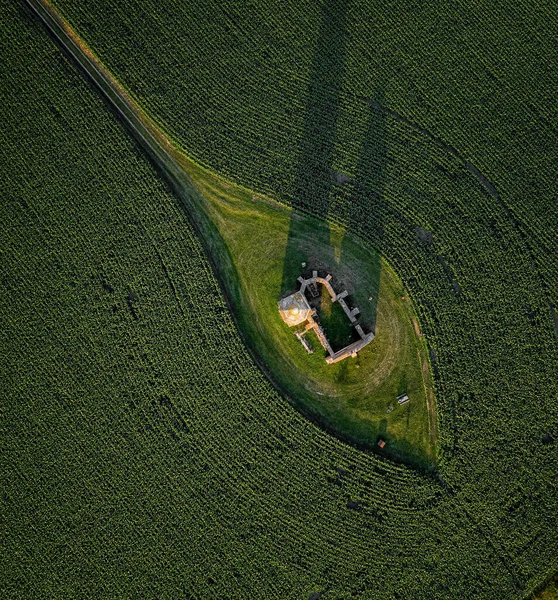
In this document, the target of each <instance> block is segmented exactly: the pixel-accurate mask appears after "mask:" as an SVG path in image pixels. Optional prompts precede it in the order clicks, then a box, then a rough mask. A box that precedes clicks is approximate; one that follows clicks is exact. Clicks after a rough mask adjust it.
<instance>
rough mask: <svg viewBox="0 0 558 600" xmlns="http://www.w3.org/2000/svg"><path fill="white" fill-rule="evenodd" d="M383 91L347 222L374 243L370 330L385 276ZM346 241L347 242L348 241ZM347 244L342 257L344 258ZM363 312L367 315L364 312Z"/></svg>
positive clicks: (370, 118)
mask: <svg viewBox="0 0 558 600" xmlns="http://www.w3.org/2000/svg"><path fill="white" fill-rule="evenodd" d="M383 106H384V93H383V90H381V89H378V90H376V91H374V93H373V95H372V99H371V101H370V104H369V107H368V109H367V115H366V124H365V128H364V136H363V138H362V143H361V146H360V152H359V159H358V164H357V168H356V173H355V179H354V182H353V184H352V190H351V192H350V196H349V198H348V202H347V215H346V218H347V221H348V222H350V223H351V224H352V227H351V230H352V231H354V232H355V233H357V234H359V233H360V234H361V235H362V236H363V237H365V238H366V239H367V240H371V242H372V244H373V245H374V248H375V249H376V252H374V253H373V255H372V257H371V260H370V263H369V268H370V271H371V275H372V277H371V278H370V279H371V281H372V284H371V286H370V291H369V294H370V296H369V304H368V305H367V311H366V316H367V318H368V319H370V327H372V329H373V330H375V329H376V318H377V312H378V298H379V293H380V277H381V272H382V263H381V258H380V257H381V253H382V249H383V248H382V246H383V239H384V226H385V218H386V215H387V204H386V201H385V199H384V195H383V194H384V187H385V178H386V165H387V149H386V139H387V123H386V117H387V115H386V113H385V112H384V111H383V110H382V107H383ZM345 239H346V238H345ZM345 243H346V242H345V240H344V243H343V244H342V246H341V256H343V255H344V254H345V252H344V245H345ZM363 312H364V311H363Z"/></svg>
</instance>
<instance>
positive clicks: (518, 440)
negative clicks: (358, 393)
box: [0, 0, 558, 599]
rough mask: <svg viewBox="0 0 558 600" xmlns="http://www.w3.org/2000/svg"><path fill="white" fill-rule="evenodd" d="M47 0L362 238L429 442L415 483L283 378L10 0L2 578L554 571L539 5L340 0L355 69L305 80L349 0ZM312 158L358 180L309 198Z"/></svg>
mask: <svg viewBox="0 0 558 600" xmlns="http://www.w3.org/2000/svg"><path fill="white" fill-rule="evenodd" d="M56 4H57V5H59V6H60V8H61V9H62V10H63V11H64V13H65V14H67V16H68V17H69V19H70V20H71V22H72V23H73V24H75V25H76V26H77V29H78V31H79V32H80V33H81V34H82V35H83V36H84V38H85V39H86V41H87V42H89V43H90V44H91V45H92V47H93V48H94V49H95V50H96V51H97V52H98V54H99V56H100V57H101V59H102V60H103V62H104V63H105V64H107V65H108V66H109V67H110V68H112V69H113V70H114V73H115V75H116V76H117V77H118V78H119V79H120V80H121V81H122V82H123V84H124V85H125V86H126V87H127V88H128V89H130V90H131V91H132V92H133V93H134V94H135V96H136V97H137V98H138V99H139V100H140V101H141V102H142V103H143V105H144V107H145V108H146V109H147V110H149V111H150V112H151V113H152V114H153V115H154V116H156V117H157V118H158V120H159V121H160V122H162V123H163V124H165V126H166V127H167V128H168V130H169V132H170V133H171V134H172V135H173V136H174V137H175V138H176V139H177V140H178V141H179V143H180V144H181V145H182V146H183V147H184V148H185V149H186V151H187V152H188V153H189V154H191V155H192V156H194V157H195V158H197V159H198V160H199V161H200V162H203V163H205V164H207V165H210V166H211V167H213V168H215V169H216V170H219V171H221V172H223V173H225V174H229V175H230V176H231V177H233V178H234V179H236V180H239V181H242V182H243V183H245V184H247V185H250V186H252V187H254V188H256V189H258V190H261V191H268V192H272V193H273V194H275V195H276V196H277V197H279V198H281V199H284V200H286V201H291V202H293V203H298V205H299V207H300V208H301V209H303V210H308V211H314V212H319V211H321V210H323V208H324V206H327V210H328V212H329V216H330V218H332V219H336V220H339V221H341V222H346V223H347V224H348V225H349V226H350V227H351V229H352V230H353V231H355V232H357V233H358V234H359V235H361V236H362V237H363V238H365V239H367V240H369V241H370V242H371V243H372V244H374V245H375V246H377V247H378V248H380V249H381V250H382V252H383V253H384V255H385V256H386V257H387V259H388V262H390V263H391V264H392V265H393V266H394V267H395V268H396V269H397V270H398V272H399V274H400V275H401V277H402V278H403V280H404V282H405V284H406V286H407V287H408V288H409V289H410V290H411V292H412V294H413V298H414V299H415V301H416V303H417V305H418V309H419V312H420V317H421V323H422V325H423V329H424V331H425V332H426V335H427V339H428V342H429V345H430V348H431V357H432V366H433V367H434V373H435V375H436V386H437V406H438V415H439V421H440V429H439V440H440V454H441V461H440V468H439V474H438V475H436V476H433V475H423V474H420V473H416V472H414V471H412V470H410V469H408V468H405V467H402V466H397V465H394V464H391V463H389V462H387V461H382V460H381V459H379V458H374V457H371V456H368V455H365V454H363V453H361V452H359V451H357V450H354V449H352V448H350V447H348V446H345V445H343V444H342V443H340V442H338V441H336V440H335V439H334V438H332V437H330V436H328V435H327V434H325V433H323V432H321V431H319V430H317V429H316V428H315V427H314V426H312V425H311V424H310V423H308V422H307V421H306V420H305V419H304V418H302V417H301V416H299V415H298V413H296V412H295V411H294V410H293V409H291V408H290V407H289V405H288V404H287V403H286V402H284V401H283V400H282V399H281V398H279V397H278V396H277V394H275V392H274V391H273V390H272V388H271V387H270V385H269V384H268V382H267V381H266V380H265V378H264V377H263V375H262V374H261V373H259V371H258V370H257V369H256V368H255V366H254V365H253V363H252V362H251V361H250V360H249V358H248V356H247V354H246V352H245V350H244V348H243V347H242V344H241V343H240V341H239V338H238V334H237V332H236V331H235V328H234V326H233V324H232V322H231V319H230V317H229V315H228V312H227V311H226V309H225V303H224V300H223V297H222V296H221V293H220V291H219V289H218V286H217V285H216V282H215V280H214V277H213V275H212V273H211V271H210V269H209V266H208V263H207V261H206V260H205V258H204V257H203V255H202V253H201V246H200V244H199V242H198V240H196V238H195V236H194V235H193V234H192V230H191V228H190V227H189V225H188V222H187V220H186V218H185V216H184V214H183V213H182V212H181V210H180V208H179V207H178V206H177V204H176V202H175V200H174V198H173V197H172V195H171V194H170V193H169V192H168V191H167V190H166V189H165V188H164V186H163V185H162V183H161V181H160V180H159V179H158V178H157V175H156V174H155V172H154V170H153V169H152V168H151V167H150V166H149V165H148V164H147V163H146V162H145V160H144V159H143V158H142V157H141V156H140V155H139V153H138V151H137V149H136V148H135V146H134V145H133V144H132V143H131V142H130V141H129V140H128V139H127V137H126V135H125V133H124V131H123V130H121V129H120V128H119V127H118V125H117V123H116V122H115V121H114V119H113V118H112V117H111V116H110V115H109V114H108V112H106V110H105V109H104V107H103V105H102V103H101V102H100V101H99V100H98V99H97V97H96V95H95V93H94V92H93V91H91V90H90V89H88V87H87V86H86V84H85V83H84V80H83V79H82V77H81V76H80V75H79V74H78V73H77V72H75V71H74V69H73V68H72V67H70V66H69V64H68V63H67V62H66V60H65V59H63V58H62V55H61V54H60V52H59V51H58V50H56V48H55V47H54V45H53V43H52V42H51V40H50V39H49V38H48V37H47V36H46V34H45V33H44V31H43V29H42V28H41V26H40V25H39V24H38V23H35V22H34V20H33V19H31V18H30V17H29V16H28V15H27V14H26V13H23V12H22V10H21V9H17V8H9V9H6V10H5V11H4V12H5V15H4V16H3V19H2V21H1V27H2V29H1V36H0V48H1V52H2V57H3V61H2V63H0V65H1V66H0V69H1V74H2V81H3V82H4V83H3V85H2V88H1V91H0V99H1V101H2V106H3V107H4V110H5V113H6V115H5V117H4V118H3V119H2V121H1V122H0V136H1V140H2V145H1V146H0V156H1V158H2V160H1V163H0V164H1V165H2V180H1V181H2V183H1V184H0V185H1V186H2V203H1V208H0V210H1V211H2V226H1V227H0V235H1V240H0V248H1V253H2V254H1V258H2V260H1V265H0V278H1V279H0V285H1V288H0V289H1V291H2V293H1V294H0V310H1V314H2V317H3V326H2V330H1V332H0V336H1V338H0V343H1V352H2V372H1V375H2V377H1V379H0V396H1V397H2V415H1V418H0V419H1V420H0V456H1V457H2V459H1V460H2V467H1V471H0V475H1V478H2V480H1V486H0V487H1V490H2V495H1V496H0V501H1V504H0V507H1V508H0V514H2V517H3V520H4V521H5V522H6V523H8V524H9V526H8V527H4V528H2V529H1V530H0V536H1V537H0V544H1V546H0V557H1V559H0V560H1V561H2V563H1V567H0V590H1V591H2V593H3V595H4V596H6V597H9V598H11V597H22V598H23V597H24V598H29V597H45V598H52V597H57V596H58V597H73V596H81V597H126V596H128V597H180V596H185V597H194V598H198V597H199V598H223V597H229V598H248V597H257V598H289V597H291V598H304V597H309V596H310V594H311V593H313V592H320V591H324V594H323V597H324V598H327V597H332V598H349V597H364V598H366V597H369V598H419V597H424V598H460V597H463V598H502V599H503V598H520V597H522V596H523V595H525V594H526V593H528V592H529V591H530V590H531V589H532V588H534V587H535V586H537V585H539V584H540V583H541V582H542V581H544V580H545V579H547V578H548V575H549V574H550V572H551V571H553V570H556V568H557V564H556V535H557V531H556V521H557V518H558V489H557V487H558V481H557V480H556V472H557V470H558V458H557V456H558V452H557V446H556V436H557V433H556V432H557V431H558V415H557V409H556V406H557V402H556V400H557V398H558V387H557V386H558V384H557V381H558V377H557V372H556V364H557V359H558V352H557V350H558V346H557V344H556V337H555V331H554V323H553V318H552V314H551V311H550V309H549V302H550V303H552V304H553V305H554V306H556V305H558V298H557V296H556V293H557V292H556V290H557V289H558V285H556V275H557V273H558V269H557V265H558V257H557V253H556V250H555V247H554V245H555V239H556V223H557V222H558V220H557V209H556V203H555V185H554V184H555V181H556V164H557V163H556V146H555V131H556V110H555V103H554V93H553V90H555V88H556V85H555V83H556V82H555V81H554V80H553V79H552V78H553V77H555V73H556V71H555V70H554V71H553V69H552V67H553V65H555V64H556V58H555V56H553V53H555V52H556V47H558V45H557V44H556V43H555V40H553V39H552V36H553V35H555V34H554V33H553V32H554V23H555V22H556V18H555V15H553V14H552V13H553V11H555V8H553V6H552V5H551V4H550V3H549V7H548V8H546V9H544V7H541V6H538V7H536V8H532V7H531V8H530V10H529V11H527V9H525V10H523V9H521V8H520V7H517V6H514V7H511V8H509V9H505V8H500V7H501V6H502V5H501V4H498V7H499V8H495V9H490V8H487V7H486V6H484V5H483V6H482V7H481V6H480V5H479V6H478V7H477V8H476V11H475V7H471V6H469V5H468V6H467V7H465V6H463V7H462V8H461V9H459V8H458V7H455V8H453V9H452V10H451V11H449V10H448V11H447V13H446V12H445V11H444V10H443V9H441V8H440V5H439V4H438V3H432V4H431V7H432V8H428V7H423V8H419V7H417V6H413V7H411V6H410V5H409V14H405V11H404V9H403V8H400V9H399V10H398V11H397V12H395V11H394V9H393V8H392V7H391V5H386V4H380V3H378V5H377V6H371V5H368V4H365V3H362V2H356V1H353V2H351V3H350V4H349V5H348V8H347V14H346V15H343V17H342V18H343V19H344V24H343V25H341V24H339V27H340V28H341V27H342V28H343V32H344V33H343V36H344V40H343V44H342V46H343V48H344V53H345V56H344V57H343V58H342V59H341V58H340V57H338V56H335V53H333V54H332V56H331V57H328V58H327V59H328V60H332V61H333V63H334V65H335V68H336V69H339V70H342V71H343V77H342V78H336V79H335V78H334V79H332V80H331V81H329V82H327V81H326V82H325V83H324V81H323V77H327V76H328V74H327V70H326V69H324V73H323V74H321V75H319V81H316V82H315V83H314V84H312V82H311V81H310V80H309V73H311V72H312V64H319V57H318V58H316V57H315V56H314V49H315V46H316V44H317V39H318V37H319V31H320V27H325V29H324V30H325V31H328V32H331V31H332V30H334V27H335V25H334V23H335V21H332V20H331V19H339V18H340V17H339V15H338V13H339V12H340V11H339V8H338V7H337V6H336V5H337V3H331V2H326V3H325V7H326V9H327V12H324V11H322V7H320V6H319V5H317V4H316V3H308V5H304V4H303V3H301V2H296V3H295V2H292V3H290V4H289V5H287V3H283V2H281V3H278V4H277V5H274V4H272V3H269V2H266V3H260V4H256V3H253V4H247V5H244V4H240V3H238V4H230V5H229V4H228V3H221V5H219V4H216V3H213V2H203V3H199V5H197V3H193V2H184V3H176V2H170V1H167V2H161V1H158V2H156V3H155V2H148V1H147V0H142V2H134V3H131V2H130V3H127V2H124V1H121V2H118V3H115V2H110V3H109V2H104V1H102V0H97V1H91V2H88V3H80V4H79V5H78V4H77V3H73V2H72V3H70V2H66V1H64V0H60V1H59V2H57V3H56ZM495 6H496V5H495ZM491 11H492V12H491ZM341 12H342V11H341ZM324 24H325V25H324ZM331 35H333V34H331V33H330V34H328V37H330V36H331ZM333 38H334V39H336V38H335V36H333ZM338 41H339V40H337V42H338ZM312 61H314V63H313V62H312ZM320 72H321V71H320V69H318V73H320ZM233 74H234V76H233ZM332 77H333V75H332ZM379 90H380V91H379ZM320 98H321V102H322V103H323V105H324V106H325V107H327V106H330V107H331V114H332V118H333V119H334V120H335V127H333V126H332V124H331V122H329V121H327V119H326V121H325V122H324V123H322V124H320V123H321V120H322V117H323V115H325V114H326V112H327V110H328V109H327V108H324V109H323V110H322V108H318V109H316V110H314V111H312V112H311V114H313V115H315V116H316V119H317V122H318V125H317V128H318V132H317V133H312V135H315V136H318V137H319V136H320V135H323V136H324V144H326V145H327V148H326V149H325V150H324V151H323V154H321V155H319V156H317V157H316V160H315V161H311V160H309V159H307V158H305V159H304V161H301V160H300V157H301V156H303V157H305V156H306V155H307V154H308V153H309V148H312V147H315V144H316V143H317V142H316V141H315V140H314V141H311V143H309V142H308V139H307V138H308V135H309V134H308V127H307V126H305V121H304V116H305V115H308V113H307V111H306V109H307V107H308V105H309V103H310V102H312V103H318V102H320ZM320 106H321V105H320ZM379 124H381V125H379ZM417 124H420V125H417ZM320 128H321V129H320ZM376 135H380V136H381V139H378V141H377V142H375V141H374V139H375V138H374V136H376ZM332 137H334V138H335V139H334V140H333V141H332V139H331V138H332ZM328 148H329V149H328ZM469 161H470V162H469ZM328 163H331V164H328ZM301 164H302V165H312V177H308V178H305V177H304V175H303V174H301V173H300V165H301ZM309 168H310V167H309ZM316 169H318V170H320V169H321V170H322V177H323V181H325V180H326V179H325V178H330V177H331V175H332V174H331V170H334V171H336V172H341V173H346V174H347V175H348V177H349V179H350V181H346V182H345V183H343V184H341V185H333V186H332V185H327V186H325V184H324V185H322V184H320V185H317V188H314V187H313V186H315V185H316V184H315V183H314V178H315V177H319V173H318V172H316ZM359 177H360V181H361V183H359V184H358V185H357V183H355V181H358V180H359ZM301 186H302V188H303V189H302V190H301ZM322 187H324V189H327V193H328V198H323V197H322V196H320V194H321V193H322V191H323V190H322ZM496 195H497V197H496ZM322 216H325V215H322ZM418 228H421V229H423V230H425V231H427V232H430V233H431V238H430V236H426V238H425V236H424V234H422V235H419V234H418V233H417V231H420V230H419V229H418ZM425 239H426V240H427V241H428V243H425V241H424V240H425ZM216 324H218V325H219V326H218V327H217V326H216ZM314 597H315V595H314Z"/></svg>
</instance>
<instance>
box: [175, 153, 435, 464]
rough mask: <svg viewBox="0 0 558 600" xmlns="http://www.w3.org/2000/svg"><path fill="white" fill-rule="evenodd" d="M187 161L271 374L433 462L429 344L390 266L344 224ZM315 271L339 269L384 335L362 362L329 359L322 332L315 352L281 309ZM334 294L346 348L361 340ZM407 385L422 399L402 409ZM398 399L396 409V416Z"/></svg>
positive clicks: (313, 412)
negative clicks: (334, 224)
mask: <svg viewBox="0 0 558 600" xmlns="http://www.w3.org/2000/svg"><path fill="white" fill-rule="evenodd" d="M182 164H183V165H184V166H185V168H186V169H187V170H188V173H189V175H190V177H191V179H192V182H193V183H194V185H195V187H196V189H197V190H199V192H200V193H199V194H198V195H197V202H194V204H193V207H192V204H191V205H190V206H191V210H194V211H198V212H201V213H202V215H201V216H200V217H198V218H203V215H208V216H209V219H210V221H209V223H207V222H205V221H200V227H201V228H203V231H202V233H203V237H204V238H205V240H206V242H207V241H209V244H210V247H211V248H213V254H214V257H215V252H217V251H218V248H219V247H220V244H222V243H223V242H222V240H223V241H224V242H225V246H226V249H222V250H221V253H220V255H218V259H217V260H216V261H215V262H216V265H217V268H218V269H219V271H220V275H221V277H222V278H223V279H224V280H225V282H226V288H227V289H228V290H230V293H231V294H232V297H233V303H234V306H235V312H236V315H237V320H238V322H239V324H240V326H241V329H242V331H243V332H244V334H245V337H246V338H247V342H248V344H249V346H250V347H251V348H252V349H253V351H254V354H255V355H256V356H257V357H258V358H259V362H260V364H261V365H263V367H264V368H265V370H266V372H268V373H269V374H270V376H271V378H272V379H273V380H274V381H275V382H276V383H277V384H278V385H279V387H280V388H281V389H282V390H283V391H285V392H286V393H287V395H288V397H289V399H291V401H292V402H294V403H295V405H296V406H298V407H299V408H300V409H302V410H303V412H305V413H310V417H311V418H314V419H315V418H316V416H317V417H318V420H319V422H321V423H322V424H323V425H325V426H327V427H328V428H329V429H332V430H334V431H335V432H337V434H339V435H341V436H342V437H344V438H345V439H348V440H350V441H352V442H357V443H359V444H361V445H365V446H368V447H374V446H375V445H376V441H377V438H378V436H379V435H380V434H381V437H382V438H384V439H385V440H387V441H388V446H387V447H386V453H387V454H388V455H390V456H392V457H398V458H403V459H405V460H411V461H413V462H416V463H418V464H420V465H422V466H428V465H429V464H431V463H432V462H433V461H434V460H435V445H434V441H435V439H434V438H435V429H436V423H435V415H434V406H433V404H434V401H433V391H432V386H431V383H430V376H429V373H428V358H427V351H426V346H425V344H424V342H423V341H422V340H421V339H420V337H418V336H417V331H418V324H417V321H416V317H415V316H414V314H413V312H412V309H411V305H410V302H409V300H408V297H407V296H406V292H405V291H404V289H403V287H402V284H401V282H400V281H399V280H398V279H397V277H396V275H395V274H394V273H393V271H392V270H391V269H390V267H389V266H388V265H387V264H386V263H385V262H382V261H381V260H380V258H379V256H378V255H377V254H376V253H375V252H374V251H373V250H371V249H370V248H366V247H364V246H363V245H362V244H361V243H358V241H357V240H356V239H354V238H353V237H352V236H351V235H350V234H348V233H344V232H342V231H340V230H339V229H338V228H335V227H333V228H332V227H330V226H328V225H327V224H326V223H323V222H320V221H318V220H317V219H315V218H313V217H310V216H306V215H301V214H297V213H296V212H293V211H287V210H286V209H285V208H284V207H281V206H279V205H277V204H275V203H273V202H266V201H265V198H262V197H257V198H256V199H254V197H253V196H252V195H251V194H250V193H249V192H247V191H245V190H242V189H240V188H238V187H236V186H233V185H231V184H230V183H227V182H226V181H223V180H221V179H220V178H218V177H216V176H211V175H209V174H208V173H207V172H206V171H205V170H203V169H200V168H199V167H196V166H195V165H193V164H192V163H188V162H187V161H185V160H184V159H182ZM213 224H215V225H216V227H214V226H213ZM220 236H221V237H222V240H221V237H220ZM225 254H226V255H225ZM229 257H230V259H229ZM302 264H305V265H306V266H305V268H303V267H302ZM313 269H317V270H319V271H320V272H323V273H325V272H330V273H333V274H334V279H333V280H332V282H333V284H334V285H336V286H337V288H338V291H341V290H343V289H347V290H349V291H350V292H351V298H352V301H353V302H354V304H355V305H357V306H358V307H359V308H360V309H361V315H360V317H359V320H360V321H361V323H362V325H363V326H364V327H365V328H366V330H374V331H375V333H376V338H375V339H374V341H373V342H372V343H371V344H370V345H369V346H367V347H366V348H364V349H363V350H362V351H361V352H359V354H358V356H357V358H356V359H346V360H345V361H342V362H339V363H337V364H334V365H328V364H327V363H326V362H325V360H324V358H325V353H324V351H323V349H322V347H321V346H320V344H319V342H318V339H317V338H316V337H315V336H311V337H310V338H309V339H312V338H313V342H314V343H313V344H312V345H313V347H314V349H315V352H314V354H312V355H308V354H307V352H306V351H305V350H304V348H303V347H302V345H301V344H300V342H299V341H298V340H297V338H296V337H295V335H294V332H293V330H291V329H289V328H288V327H287V326H286V325H285V323H283V321H282V319H281V317H280V315H279V312H278V310H277V299H278V298H280V297H281V296H282V295H285V294H287V293H290V292H292V291H294V290H295V289H297V287H298V283H297V277H298V276H299V275H301V273H302V274H304V275H305V276H310V275H311V272H312V270H313ZM324 292H325V297H326V303H325V305H324V306H323V308H321V316H322V324H323V326H324V329H325V330H326V332H332V334H333V336H334V337H333V338H331V339H330V341H331V342H332V343H334V342H335V343H336V344H337V346H338V347H343V346H344V345H346V344H347V343H349V342H350V341H351V340H350V339H348V335H350V334H351V331H352V327H351V326H350V324H349V320H348V318H347V316H346V315H345V313H344V312H343V310H342V309H341V308H340V307H339V305H338V304H337V303H334V304H332V303H331V300H330V296H329V294H328V293H327V291H325V290H324ZM323 297H324V294H322V298H323ZM402 298H403V299H402ZM320 304H321V303H320ZM333 309H338V312H333ZM328 312H329V315H328ZM413 322H414V324H413ZM336 328H337V329H336ZM415 328H417V331H415ZM336 335H337V337H336ZM402 392H408V393H409V395H410V397H411V398H412V401H411V402H409V404H407V405H405V406H404V407H399V406H398V404H397V400H396V396H397V395H398V394H400V393H402ZM427 394H428V400H427ZM390 406H391V407H392V408H394V407H395V408H394V410H393V411H391V412H389V413H388V412H387V411H388V409H389V407H390ZM429 406H430V411H431V414H430V415H429V411H428V407H429Z"/></svg>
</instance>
